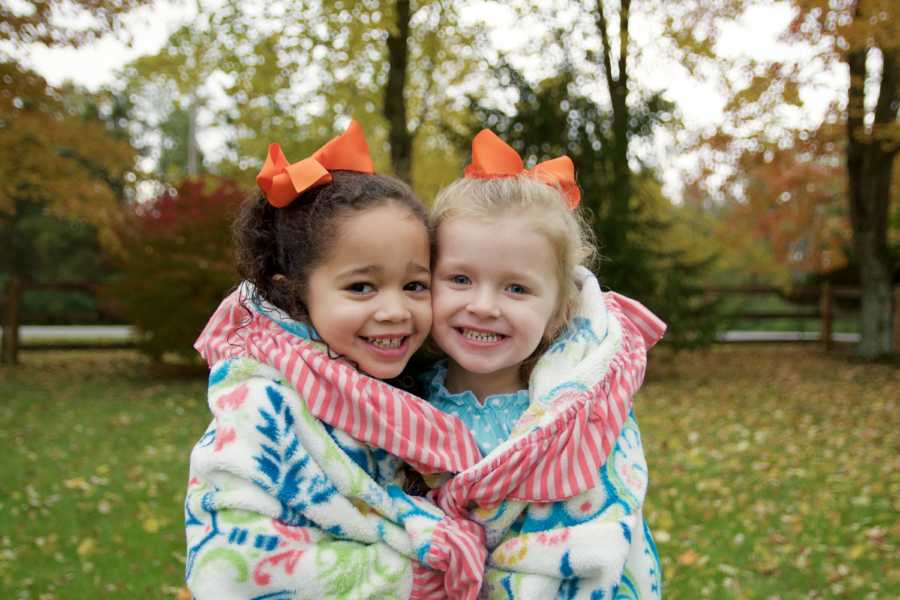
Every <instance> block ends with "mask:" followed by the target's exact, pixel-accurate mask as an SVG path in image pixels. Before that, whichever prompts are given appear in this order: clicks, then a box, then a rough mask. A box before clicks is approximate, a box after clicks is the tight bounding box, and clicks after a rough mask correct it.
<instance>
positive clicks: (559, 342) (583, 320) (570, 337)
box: [547, 317, 602, 354]
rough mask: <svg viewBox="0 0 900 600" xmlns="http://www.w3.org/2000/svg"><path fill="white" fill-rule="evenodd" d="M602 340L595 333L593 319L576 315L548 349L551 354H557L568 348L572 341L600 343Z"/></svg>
mask: <svg viewBox="0 0 900 600" xmlns="http://www.w3.org/2000/svg"><path fill="white" fill-rule="evenodd" d="M601 341H602V340H601V339H600V338H598V337H597V334H596V333H594V327H593V325H592V324H591V320H590V319H588V318H587V317H575V318H573V319H572V322H571V323H569V326H568V327H566V329H565V331H563V332H562V333H561V334H560V335H559V337H557V338H556V340H554V341H553V343H552V344H550V347H549V348H548V349H547V352H548V353H549V354H556V353H558V352H562V351H563V350H565V349H566V345H567V344H570V343H581V344H599V343H600V342H601Z"/></svg>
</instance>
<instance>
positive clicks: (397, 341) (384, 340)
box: [361, 335, 409, 350]
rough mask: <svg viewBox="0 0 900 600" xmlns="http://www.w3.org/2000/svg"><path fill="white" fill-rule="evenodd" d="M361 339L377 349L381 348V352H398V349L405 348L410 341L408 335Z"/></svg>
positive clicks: (363, 337)
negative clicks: (407, 341) (404, 345)
mask: <svg viewBox="0 0 900 600" xmlns="http://www.w3.org/2000/svg"><path fill="white" fill-rule="evenodd" d="M361 337H362V339H364V340H365V341H366V343H368V344H371V345H372V346H375V347H376V348H380V349H381V350H396V349H397V348H400V347H401V346H403V344H404V343H405V342H406V340H407V339H409V336H408V335H397V336H386V335H383V336H378V337H365V336H361Z"/></svg>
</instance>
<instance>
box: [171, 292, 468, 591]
mask: <svg viewBox="0 0 900 600" xmlns="http://www.w3.org/2000/svg"><path fill="white" fill-rule="evenodd" d="M249 291H250V290H249V288H248V287H247V286H246V285H244V286H242V288H239V289H238V290H237V291H235V292H234V293H233V294H232V295H231V296H229V297H228V298H226V299H225V300H224V301H223V302H222V304H221V305H220V306H219V308H218V310H217V311H216V312H215V314H214V315H213V317H212V318H211V319H210V321H209V323H208V324H207V326H206V328H205V329H204V331H203V333H202V334H201V335H200V338H199V339H198V340H197V343H196V348H197V349H198V350H199V351H200V353H201V354H202V355H203V356H204V358H206V360H207V361H208V363H209V365H210V368H211V371H210V376H209V396H208V397H209V407H210V410H211V411H212V413H213V416H214V418H213V421H212V423H211V424H210V425H209V427H208V429H207V430H206V433H205V434H204V435H203V437H202V438H201V439H200V441H199V442H198V443H197V444H196V445H195V447H194V449H193V451H192V453H191V464H190V480H189V484H188V492H187V498H186V501H185V518H186V521H185V522H186V532H187V544H188V553H187V564H186V580H187V583H188V587H189V588H190V590H191V591H192V593H193V595H194V597H195V598H197V599H198V600H206V599H210V600H229V599H232V598H233V599H242V600H246V599H251V598H252V599H256V600H263V599H266V600H287V599H288V598H291V599H302V598H310V599H317V600H321V599H323V598H348V599H353V598H414V599H420V598H429V597H449V598H462V599H473V598H475V597H476V596H477V594H478V591H479V589H480V587H481V583H482V577H483V570H484V564H485V558H486V549H485V545H484V534H483V530H482V528H481V527H480V526H478V525H476V524H474V523H473V522H471V521H468V520H466V519H464V518H463V517H464V513H463V512H459V513H458V514H457V515H454V516H448V515H445V514H444V513H443V512H442V511H441V510H439V509H438V508H436V507H435V506H434V505H433V504H431V503H429V502H428V501H426V500H423V499H421V498H415V497H411V496H409V495H407V494H405V493H404V492H403V491H402V488H401V487H400V485H398V484H399V483H400V482H399V481H395V473H396V472H397V470H398V469H397V468H398V466H399V464H400V461H406V462H408V463H410V464H412V465H415V467H416V468H418V469H419V470H420V471H422V472H425V473H429V472H446V471H450V472H456V471H461V470H464V469H465V468H467V467H469V466H472V465H474V464H475V463H476V462H477V461H478V459H480V455H479V452H478V448H477V446H476V444H475V441H474V439H473V438H472V436H471V434H470V433H469V432H468V431H467V430H466V428H465V426H464V425H463V424H462V422H461V421H459V420H458V419H456V418H455V417H450V416H447V415H444V414H442V413H440V412H439V411H437V410H435V409H434V408H433V407H431V406H430V405H429V404H428V403H427V402H425V401H424V400H422V399H420V398H417V397H415V396H411V395H409V394H406V393H404V392H402V391H400V390H398V389H396V388H393V387H391V386H390V385H388V384H386V383H384V382H381V381H378V380H376V379H372V378H370V377H367V376H365V375H362V374H360V373H359V372H357V371H356V370H355V369H353V368H352V367H351V366H350V365H348V364H345V363H344V362H342V361H340V360H334V359H332V358H330V357H329V356H328V355H327V352H325V350H324V348H323V347H322V346H321V345H320V344H318V343H316V342H313V341H311V340H309V339H307V338H308V337H309V336H308V335H305V334H306V333H307V332H305V330H304V328H303V326H302V324H299V323H296V322H293V321H291V320H290V319H288V318H287V317H286V316H285V315H283V314H279V313H278V311H277V309H274V308H273V307H266V306H261V305H258V304H254V303H252V302H250V301H249V298H248V296H249ZM445 573H446V574H447V576H446V577H444V576H443V575H444V574H445Z"/></svg>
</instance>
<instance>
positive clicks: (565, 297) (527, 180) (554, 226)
mask: <svg viewBox="0 0 900 600" xmlns="http://www.w3.org/2000/svg"><path fill="white" fill-rule="evenodd" d="M503 216H516V217H522V216H525V217H531V218H533V222H534V228H535V231H537V232H538V233H540V234H542V235H543V236H544V237H545V238H546V239H547V242H549V244H550V246H551V247H552V248H553V252H554V257H555V258H556V278H557V283H558V286H559V287H558V290H559V294H558V300H557V305H556V310H554V312H553V314H552V315H551V316H550V320H549V322H548V323H547V329H546V331H545V332H544V339H543V343H542V344H541V346H544V345H545V343H546V342H549V341H550V340H552V339H553V338H554V337H556V334H557V333H559V332H560V331H561V330H562V329H563V328H564V327H565V326H566V325H568V324H569V321H570V320H571V318H572V313H573V312H574V310H575V305H576V303H577V302H578V295H579V290H578V286H577V284H576V282H575V278H574V272H575V267H576V266H578V265H583V266H586V267H589V266H590V265H591V264H592V261H593V259H594V257H595V255H596V247H595V244H594V236H593V232H592V230H591V229H590V227H589V226H588V225H587V222H586V220H585V218H584V216H583V215H582V214H581V213H580V212H578V211H577V210H576V211H573V210H570V209H569V207H568V205H567V204H566V197H565V196H564V195H563V193H562V190H560V189H559V188H558V187H554V186H551V185H548V184H546V183H543V182H540V181H538V180H536V179H534V178H533V177H529V176H527V175H518V176H515V177H504V178H495V179H475V178H461V179H457V180H456V181H454V182H453V183H451V184H450V185H448V186H447V187H445V188H444V189H443V190H441V191H440V192H439V193H438V195H437V198H436V199H435V201H434V207H433V208H432V210H431V214H430V216H429V220H428V222H429V227H430V229H431V232H432V240H437V231H438V227H440V225H441V223H444V222H446V221H449V220H451V219H459V218H476V219H494V218H498V217H503ZM439 250H440V249H435V251H434V252H432V257H433V259H434V257H436V256H437V252H438V251H439ZM541 346H539V347H538V352H537V353H539V352H540V351H541Z"/></svg>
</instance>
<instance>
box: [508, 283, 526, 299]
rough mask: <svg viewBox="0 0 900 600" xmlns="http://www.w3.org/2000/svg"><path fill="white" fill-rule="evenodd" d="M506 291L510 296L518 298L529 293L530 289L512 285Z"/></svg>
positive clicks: (516, 284)
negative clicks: (513, 295)
mask: <svg viewBox="0 0 900 600" xmlns="http://www.w3.org/2000/svg"><path fill="white" fill-rule="evenodd" d="M506 289H507V291H508V292H509V293H510V294H515V295H517V296H520V295H522V294H527V293H528V288H527V287H525V286H524V285H519V284H518V283H511V284H509V285H508V286H506Z"/></svg>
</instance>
